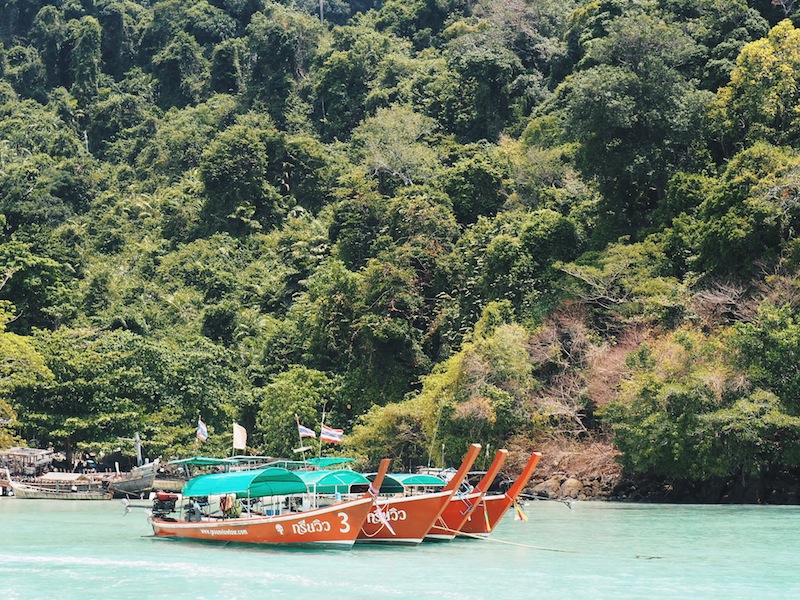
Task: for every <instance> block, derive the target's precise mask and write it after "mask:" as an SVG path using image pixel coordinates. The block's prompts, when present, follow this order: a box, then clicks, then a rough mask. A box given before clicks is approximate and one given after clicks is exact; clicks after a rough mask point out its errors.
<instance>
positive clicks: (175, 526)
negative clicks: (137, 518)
mask: <svg viewBox="0 0 800 600" xmlns="http://www.w3.org/2000/svg"><path fill="white" fill-rule="evenodd" d="M389 462H390V461H389V460H388V459H384V460H383V461H381V466H380V469H379V470H378V475H377V477H376V478H375V482H374V484H373V485H374V486H375V487H372V486H370V487H369V489H368V490H367V491H366V492H365V493H364V494H363V495H362V496H361V497H359V498H357V499H355V500H347V501H337V500H336V499H334V500H333V502H332V503H331V504H328V505H325V506H321V505H320V503H319V499H320V497H319V496H318V495H317V494H315V493H311V492H309V489H308V486H307V484H306V483H305V482H304V481H303V479H302V478H301V477H300V476H299V475H298V474H297V473H295V472H293V471H288V470H286V469H283V468H279V467H267V468H264V469H255V470H244V471H230V472H227V473H213V474H209V475H200V476H198V477H195V478H193V479H191V480H189V482H188V483H187V484H186V485H185V486H184V488H183V498H184V499H188V500H189V501H190V507H189V509H188V510H186V509H185V508H184V509H183V510H182V511H181V513H182V514H179V515H178V516H177V518H176V517H173V516H171V515H172V512H171V511H165V510H163V509H161V510H158V509H157V507H156V505H155V504H154V511H153V514H152V516H151V517H150V523H151V525H152V527H153V532H154V534H155V535H156V536H157V537H162V538H176V539H192V540H206V541H224V542H239V543H253V544H276V545H300V546H336V547H339V548H350V547H351V546H352V545H353V543H354V542H355V539H356V536H357V535H358V533H359V531H360V529H361V525H362V523H363V522H364V520H365V519H366V518H367V514H368V513H369V511H370V509H371V508H372V505H373V503H374V501H375V495H376V493H377V489H378V488H379V487H380V485H381V483H382V482H383V478H384V476H385V474H386V471H387V470H388V468H389ZM156 500H157V501H159V498H158V496H157V498H156ZM160 502H161V501H160Z"/></svg>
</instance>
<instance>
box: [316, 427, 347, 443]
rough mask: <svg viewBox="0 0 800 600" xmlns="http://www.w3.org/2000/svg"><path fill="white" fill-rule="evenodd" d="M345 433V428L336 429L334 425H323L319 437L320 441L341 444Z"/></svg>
mask: <svg viewBox="0 0 800 600" xmlns="http://www.w3.org/2000/svg"><path fill="white" fill-rule="evenodd" d="M343 435H344V429H334V428H333V427H328V426H327V425H322V428H321V430H320V432H319V439H320V441H323V442H330V443H331V444H341V443H342V436H343Z"/></svg>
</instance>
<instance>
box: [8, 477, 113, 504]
mask: <svg viewBox="0 0 800 600" xmlns="http://www.w3.org/2000/svg"><path fill="white" fill-rule="evenodd" d="M11 490H12V491H13V492H14V496H15V497H17V498H21V499H24V500H110V499H111V492H109V491H107V490H104V489H102V488H99V487H98V488H95V489H77V490H76V491H72V490H71V489H69V487H67V489H61V487H58V488H56V487H55V486H53V487H50V486H39V485H29V484H25V483H18V482H16V481H12V482H11Z"/></svg>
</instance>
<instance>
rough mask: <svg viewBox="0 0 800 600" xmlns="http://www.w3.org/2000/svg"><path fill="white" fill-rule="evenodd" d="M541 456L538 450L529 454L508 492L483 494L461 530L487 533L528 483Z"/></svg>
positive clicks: (481, 533) (474, 533)
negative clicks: (526, 461)
mask: <svg viewBox="0 0 800 600" xmlns="http://www.w3.org/2000/svg"><path fill="white" fill-rule="evenodd" d="M541 458H542V455H541V453H540V452H534V453H533V454H531V457H530V459H528V463H527V464H526V465H525V468H524V469H523V470H522V473H521V474H520V476H519V477H518V478H517V480H516V481H515V482H514V484H513V485H512V486H511V487H510V488H509V490H508V492H506V493H505V494H492V495H487V496H484V497H483V500H482V501H481V502H480V504H479V505H478V507H477V508H476V510H475V511H474V512H473V513H472V514H471V515H470V516H469V518H468V519H467V521H466V523H464V524H463V525H462V527H461V532H462V533H465V534H468V535H473V536H487V535H489V534H490V533H491V532H492V531H493V530H494V528H495V527H496V526H497V524H498V523H499V522H500V519H502V518H503V515H505V514H506V512H507V511H508V509H509V508H511V505H512V504H514V502H516V500H517V497H518V496H519V495H520V493H522V490H523V489H524V488H525V486H526V485H528V482H529V481H530V480H531V477H532V476H533V472H534V471H535V470H536V465H537V464H539V461H540V460H541Z"/></svg>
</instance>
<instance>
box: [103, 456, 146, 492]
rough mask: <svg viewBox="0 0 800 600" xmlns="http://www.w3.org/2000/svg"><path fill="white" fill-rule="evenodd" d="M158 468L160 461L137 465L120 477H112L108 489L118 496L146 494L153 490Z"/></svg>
mask: <svg viewBox="0 0 800 600" xmlns="http://www.w3.org/2000/svg"><path fill="white" fill-rule="evenodd" d="M157 468H158V461H156V462H154V463H151V464H150V465H146V466H144V467H137V468H136V469H134V470H133V471H131V472H130V473H127V474H125V475H124V476H122V477H121V478H119V479H112V480H111V481H110V482H109V484H108V489H109V491H110V492H111V493H112V494H114V496H116V497H117V498H129V497H131V496H140V495H142V494H146V493H148V492H150V491H152V490H153V484H154V483H155V480H156V470H157Z"/></svg>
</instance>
